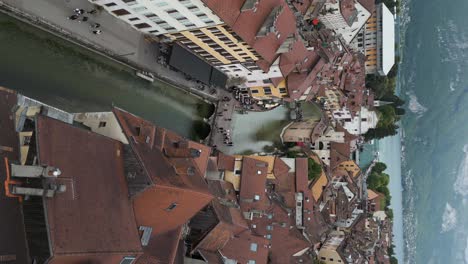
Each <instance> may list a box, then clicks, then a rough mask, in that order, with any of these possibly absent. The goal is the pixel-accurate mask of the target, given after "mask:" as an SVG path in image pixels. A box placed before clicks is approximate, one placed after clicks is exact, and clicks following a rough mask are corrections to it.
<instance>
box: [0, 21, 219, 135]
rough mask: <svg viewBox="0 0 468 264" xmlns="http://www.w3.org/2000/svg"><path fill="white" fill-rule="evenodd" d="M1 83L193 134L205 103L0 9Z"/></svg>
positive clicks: (76, 107) (71, 107) (61, 104)
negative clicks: (114, 110)
mask: <svg viewBox="0 0 468 264" xmlns="http://www.w3.org/2000/svg"><path fill="white" fill-rule="evenodd" d="M0 86H4V87H7V88H10V89H14V90H17V91H18V92H20V93H22V94H24V95H26V96H29V97H32V98H34V99H37V100H40V101H43V102H44V103H47V104H50V105H52V106H55V107H58V108H61V109H64V110H66V111H69V112H83V111H87V112H93V111H108V110H110V109H111V107H112V106H113V105H114V106H118V107H120V108H123V109H125V110H127V111H129V112H132V113H134V114H136V115H139V116H141V117H143V118H145V119H148V120H150V121H152V122H154V123H155V124H157V125H160V126H162V127H165V128H168V129H171V130H173V131H176V132H177V133H179V134H181V135H183V136H187V137H191V138H196V135H195V134H194V129H193V128H194V127H195V126H196V125H199V124H200V123H201V122H202V120H203V118H204V117H207V115H209V112H210V111H211V109H210V107H211V105H210V104H207V103H205V102H204V101H202V100H200V99H198V98H196V97H194V96H191V95H189V94H186V93H185V92H184V91H181V90H179V89H177V88H175V87H172V86H170V85H167V84H165V83H162V82H158V81H155V82H154V83H149V82H147V81H145V80H142V79H140V78H138V77H136V76H135V75H134V73H133V72H132V71H130V70H129V69H128V68H126V67H124V66H122V65H120V64H117V63H115V62H112V61H110V60H108V59H106V58H104V57H101V56H98V55H95V54H94V53H92V52H90V51H87V50H84V49H82V48H80V47H78V46H76V45H74V44H71V43H69V42H67V41H64V40H62V39H60V38H57V37H55V36H53V35H51V34H49V33H47V32H43V31H41V30H38V29H36V28H34V27H32V26H30V25H27V24H24V23H22V22H19V21H17V20H14V19H12V18H10V17H8V16H6V15H3V14H0Z"/></svg>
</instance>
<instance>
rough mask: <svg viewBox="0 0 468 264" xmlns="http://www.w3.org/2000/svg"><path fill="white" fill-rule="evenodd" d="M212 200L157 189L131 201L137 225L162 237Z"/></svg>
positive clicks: (182, 191)
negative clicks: (149, 228) (151, 229)
mask: <svg viewBox="0 0 468 264" xmlns="http://www.w3.org/2000/svg"><path fill="white" fill-rule="evenodd" d="M211 200H212V196H211V195H207V194H201V193H198V192H194V191H192V190H190V189H183V188H173V187H166V186H161V185H156V186H153V187H151V188H148V189H146V190H145V191H144V192H142V193H140V194H139V195H137V196H136V197H135V198H134V199H133V207H134V212H135V217H136V220H137V224H138V225H139V226H149V227H152V228H153V234H155V235H157V234H159V233H164V232H167V231H169V230H172V229H174V228H176V227H179V226H181V225H182V224H184V223H186V222H187V221H188V220H190V218H192V217H193V216H194V215H195V214H196V213H197V212H198V211H200V210H201V209H202V208H203V207H205V206H206V205H207V204H208V203H209V202H210V201H211Z"/></svg>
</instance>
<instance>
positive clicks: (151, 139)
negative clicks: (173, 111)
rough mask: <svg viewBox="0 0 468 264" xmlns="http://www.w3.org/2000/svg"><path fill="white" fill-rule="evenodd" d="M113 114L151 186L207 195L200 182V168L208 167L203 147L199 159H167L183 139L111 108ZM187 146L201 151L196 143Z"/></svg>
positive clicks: (202, 183) (206, 150)
mask: <svg viewBox="0 0 468 264" xmlns="http://www.w3.org/2000/svg"><path fill="white" fill-rule="evenodd" d="M114 114H115V115H116V117H117V119H118V121H119V123H120V125H121V127H122V129H123V132H124V134H125V135H126V136H127V138H128V140H129V142H130V145H131V147H132V149H133V151H134V153H135V154H136V155H137V156H138V158H139V159H140V162H141V163H142V165H143V167H144V168H145V170H146V173H147V174H148V175H149V176H150V178H151V180H152V181H153V183H154V184H155V185H164V186H167V187H175V188H183V189H188V190H191V191H192V192H194V193H195V192H197V193H200V194H203V195H209V192H208V187H207V185H206V182H205V181H204V180H203V177H204V171H201V168H200V167H202V168H206V164H208V157H209V151H208V149H206V147H203V149H202V150H201V155H200V157H173V156H171V155H168V154H169V153H172V152H171V151H169V150H171V149H174V148H175V145H176V144H178V143H180V144H183V143H184V142H187V140H186V139H184V138H182V137H180V136H178V135H177V134H175V133H173V132H171V131H168V130H166V129H164V128H161V127H157V126H155V125H154V124H152V123H150V122H148V121H146V120H143V119H141V118H139V117H137V116H135V115H132V114H130V113H128V112H125V111H123V110H120V109H117V108H114ZM138 130H139V132H138ZM146 142H148V143H146ZM191 146H192V147H193V146H196V147H201V145H199V144H197V143H194V142H188V147H191ZM181 147H182V146H181ZM184 148H185V147H184ZM198 159H199V161H198Z"/></svg>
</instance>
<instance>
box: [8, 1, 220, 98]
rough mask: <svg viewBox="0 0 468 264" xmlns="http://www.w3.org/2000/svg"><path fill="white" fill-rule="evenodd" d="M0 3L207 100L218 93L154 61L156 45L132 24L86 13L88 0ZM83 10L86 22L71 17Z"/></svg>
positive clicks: (155, 58) (92, 7)
mask: <svg viewBox="0 0 468 264" xmlns="http://www.w3.org/2000/svg"><path fill="white" fill-rule="evenodd" d="M0 3H3V4H6V5H8V6H10V7H13V8H15V9H18V10H19V11H21V12H24V13H26V14H28V15H29V16H32V17H34V21H39V22H43V23H45V24H47V25H54V28H58V29H60V30H58V31H60V32H59V33H61V34H62V35H66V36H71V37H73V39H78V40H79V41H80V42H81V43H84V44H86V45H88V46H93V47H96V46H97V47H100V50H105V51H106V53H107V54H109V55H111V56H112V57H113V58H115V59H117V60H121V61H128V62H129V63H131V64H132V65H135V66H137V68H139V69H143V70H145V71H149V72H153V73H155V75H156V76H157V77H159V78H160V79H162V80H164V81H166V82H168V83H170V84H173V85H176V86H177V87H179V88H183V89H185V90H188V91H189V92H191V93H193V94H197V95H199V96H201V97H203V98H205V99H207V100H210V101H216V100H217V96H216V95H211V94H209V91H200V90H197V89H196V87H197V83H196V82H194V81H189V80H187V79H186V78H185V77H184V76H183V74H181V73H179V72H175V71H172V70H170V69H169V68H166V67H164V66H163V65H161V64H159V63H158V62H157V58H158V56H159V45H158V43H157V42H154V41H151V40H149V39H148V36H145V35H144V34H143V33H141V32H139V31H138V30H136V29H134V28H132V27H131V26H130V25H129V24H127V23H125V22H124V21H122V20H120V19H118V18H116V17H114V16H112V15H111V14H109V13H108V12H107V11H105V10H101V11H98V12H96V13H93V14H89V13H86V11H91V10H94V9H96V7H95V6H94V5H93V4H92V3H90V2H89V1H87V0H34V1H29V0H0ZM77 8H78V9H83V10H85V14H83V16H86V17H88V20H87V21H86V22H78V20H79V19H77V20H70V19H68V17H70V16H71V15H73V14H74V10H75V9H77ZM95 23H98V24H99V25H100V27H99V30H101V31H102V33H101V34H93V30H95V29H93V28H92V27H91V26H92V25H93V24H95Z"/></svg>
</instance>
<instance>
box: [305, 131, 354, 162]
mask: <svg viewBox="0 0 468 264" xmlns="http://www.w3.org/2000/svg"><path fill="white" fill-rule="evenodd" d="M332 142H335V143H344V142H345V134H344V132H337V131H335V130H334V129H333V128H332V127H328V128H327V130H326V131H325V132H324V133H323V135H321V136H320V137H319V138H318V139H317V140H316V141H315V142H313V143H311V144H310V149H311V150H312V151H313V152H314V153H315V154H317V156H319V158H320V159H321V160H322V162H323V163H325V164H326V165H327V166H330V149H331V145H330V144H331V143H332Z"/></svg>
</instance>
